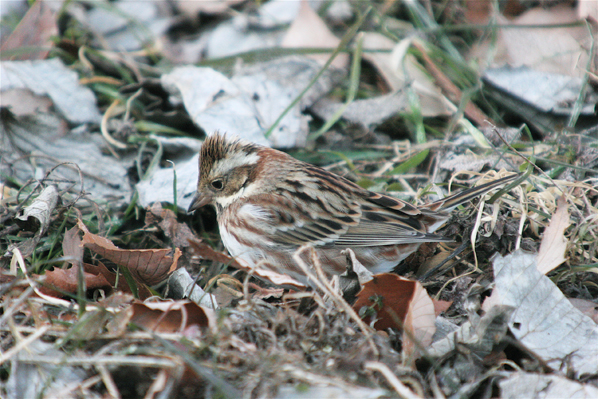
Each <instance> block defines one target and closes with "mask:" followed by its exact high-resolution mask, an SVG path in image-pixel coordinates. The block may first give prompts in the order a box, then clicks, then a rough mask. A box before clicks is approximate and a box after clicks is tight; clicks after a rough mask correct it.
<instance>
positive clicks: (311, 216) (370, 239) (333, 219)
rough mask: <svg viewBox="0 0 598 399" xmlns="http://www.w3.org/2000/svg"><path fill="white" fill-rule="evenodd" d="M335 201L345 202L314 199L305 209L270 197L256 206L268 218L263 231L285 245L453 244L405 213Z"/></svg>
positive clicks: (292, 202) (344, 199) (377, 206)
mask: <svg viewBox="0 0 598 399" xmlns="http://www.w3.org/2000/svg"><path fill="white" fill-rule="evenodd" d="M256 200H257V199H255V198H254V201H256ZM335 200H337V201H343V202H342V203H335V202H334V201H330V199H329V201H318V200H313V203H310V204H308V205H309V206H304V207H303V208H301V205H298V203H297V202H296V201H291V200H290V199H284V198H281V197H278V198H277V199H276V202H273V199H272V197H270V198H269V200H264V201H257V202H253V203H254V204H255V205H258V204H259V206H260V208H261V209H262V210H263V211H265V213H266V214H267V215H268V217H267V218H262V220H261V221H259V223H260V224H262V227H261V228H260V229H263V230H264V231H267V232H268V235H269V239H270V240H271V241H273V242H275V243H277V244H281V245H290V246H301V245H314V246H333V245H334V246H352V247H370V246H379V245H394V244H404V243H413V242H426V241H427V242H437V241H451V240H450V239H447V238H445V237H442V236H438V235H434V234H428V233H426V230H425V227H424V226H423V224H422V223H421V221H419V220H418V218H416V217H414V216H411V215H407V214H405V213H403V212H401V211H398V210H395V209H389V208H385V207H383V206H379V205H376V204H373V203H365V204H361V203H358V202H356V201H350V200H348V199H346V198H342V199H337V198H335ZM308 202H309V201H308ZM304 205H305V202H304Z"/></svg>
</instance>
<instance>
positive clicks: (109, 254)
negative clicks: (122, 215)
mask: <svg viewBox="0 0 598 399" xmlns="http://www.w3.org/2000/svg"><path fill="white" fill-rule="evenodd" d="M77 226H78V227H79V229H80V230H81V231H83V233H84V235H83V240H82V245H84V246H85V247H86V248H89V249H90V250H92V251H93V252H95V253H97V254H99V255H102V256H103V257H105V258H106V259H109V260H110V261H112V262H114V263H116V264H117V265H119V266H122V267H126V268H127V269H128V270H129V271H130V272H131V275H132V276H133V277H134V278H135V280H137V281H139V282H141V283H143V284H147V285H155V284H158V283H160V282H161V281H163V280H165V279H166V278H168V276H169V275H170V273H172V272H174V271H175V270H176V269H177V264H178V259H179V257H180V256H181V250H180V249H178V248H175V249H174V251H173V250H172V249H120V248H118V247H117V246H116V245H114V244H113V243H112V241H110V240H108V239H107V238H105V237H100V236H98V235H96V234H92V233H90V232H89V230H87V227H86V226H85V225H84V224H83V222H82V221H81V220H79V221H78V222H77Z"/></svg>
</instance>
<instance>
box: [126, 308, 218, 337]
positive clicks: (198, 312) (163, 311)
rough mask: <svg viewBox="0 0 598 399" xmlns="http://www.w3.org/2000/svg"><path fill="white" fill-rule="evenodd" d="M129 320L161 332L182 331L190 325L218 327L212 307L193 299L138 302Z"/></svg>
mask: <svg viewBox="0 0 598 399" xmlns="http://www.w3.org/2000/svg"><path fill="white" fill-rule="evenodd" d="M132 309H133V314H132V315H131V319H130V320H129V321H130V322H131V323H134V324H136V325H138V326H140V327H143V328H146V329H148V330H151V331H155V332H161V333H180V332H183V330H185V329H188V328H190V327H194V326H198V327H210V328H211V329H213V328H216V318H215V315H214V312H213V311H212V309H208V308H204V307H202V306H199V305H197V304H196V303H195V302H191V301H161V302H145V303H144V302H137V303H133V305H132Z"/></svg>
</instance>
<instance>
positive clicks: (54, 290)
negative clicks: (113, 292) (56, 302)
mask: <svg viewBox="0 0 598 399" xmlns="http://www.w3.org/2000/svg"><path fill="white" fill-rule="evenodd" d="M78 269H79V267H78V266H73V267H71V268H69V269H59V268H54V270H50V271H46V274H45V276H46V279H45V286H43V287H41V288H40V291H41V292H42V293H43V294H45V295H50V296H53V297H56V298H62V297H63V296H64V294H63V293H66V294H76V293H77V286H78V284H79V279H78V276H77V275H78ZM83 278H84V279H85V287H86V289H88V290H93V289H97V288H110V287H111V285H110V283H109V282H108V281H107V280H106V278H105V277H104V276H103V275H102V274H99V273H93V272H88V271H85V270H84V271H83Z"/></svg>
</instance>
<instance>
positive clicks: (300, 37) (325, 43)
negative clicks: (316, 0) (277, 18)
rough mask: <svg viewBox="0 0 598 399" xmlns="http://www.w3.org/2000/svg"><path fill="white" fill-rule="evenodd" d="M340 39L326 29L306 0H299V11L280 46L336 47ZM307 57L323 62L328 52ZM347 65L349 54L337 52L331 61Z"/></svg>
mask: <svg viewBox="0 0 598 399" xmlns="http://www.w3.org/2000/svg"><path fill="white" fill-rule="evenodd" d="M340 42H341V41H340V39H339V38H337V37H336V36H334V34H333V33H332V32H331V31H330V30H329V29H328V27H327V26H326V24H325V23H324V21H322V19H321V18H320V16H319V15H318V14H317V13H316V12H315V11H314V10H313V9H312V8H311V6H310V5H309V2H308V1H307V0H301V6H300V7H299V13H298V14H297V17H296V18H295V21H293V23H292V24H291V26H290V27H289V30H288V31H287V33H286V35H285V37H284V38H283V39H282V43H281V47H286V48H309V47H320V48H331V49H334V48H336V47H337V46H338V45H339V43H340ZM308 57H310V58H312V59H314V60H316V61H318V62H319V63H321V64H325V63H326V61H328V58H330V55H329V54H310V55H308ZM348 65H349V55H348V54H339V55H337V56H336V58H335V59H334V61H333V62H332V66H333V67H336V68H346V67H347V66H348Z"/></svg>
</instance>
